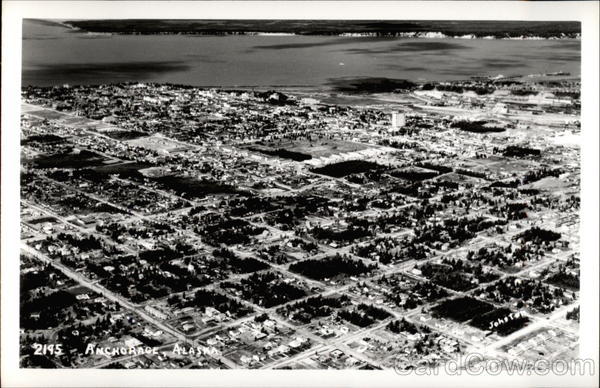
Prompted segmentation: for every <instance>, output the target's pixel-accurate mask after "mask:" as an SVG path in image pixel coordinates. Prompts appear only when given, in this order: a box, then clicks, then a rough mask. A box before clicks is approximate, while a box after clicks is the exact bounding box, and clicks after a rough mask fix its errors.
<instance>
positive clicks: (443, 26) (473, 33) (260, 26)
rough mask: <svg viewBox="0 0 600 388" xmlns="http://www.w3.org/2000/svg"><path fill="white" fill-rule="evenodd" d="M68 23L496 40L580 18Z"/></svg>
mask: <svg viewBox="0 0 600 388" xmlns="http://www.w3.org/2000/svg"><path fill="white" fill-rule="evenodd" d="M60 23H61V24H63V25H67V26H69V27H71V28H75V29H79V30H83V31H87V32H91V33H110V34H142V35H152V34H192V35H235V34H241V35H245V34H248V35H250V34H294V35H359V36H360V35H362V36H390V37H405V36H406V37H434V38H439V37H462V38H495V39H535V38H543V39H560V38H578V37H580V34H581V23H579V22H547V21H542V22H537V21H536V22H533V21H422V20H419V21H374V20H147V19H144V20H141V19H125V20H65V21H61V22H60Z"/></svg>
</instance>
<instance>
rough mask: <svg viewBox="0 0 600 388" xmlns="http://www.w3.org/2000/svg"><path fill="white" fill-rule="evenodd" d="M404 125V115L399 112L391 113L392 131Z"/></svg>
mask: <svg viewBox="0 0 600 388" xmlns="http://www.w3.org/2000/svg"><path fill="white" fill-rule="evenodd" d="M405 125H406V115H405V114H404V113H400V112H393V113H392V129H398V128H402V127H404V126H405Z"/></svg>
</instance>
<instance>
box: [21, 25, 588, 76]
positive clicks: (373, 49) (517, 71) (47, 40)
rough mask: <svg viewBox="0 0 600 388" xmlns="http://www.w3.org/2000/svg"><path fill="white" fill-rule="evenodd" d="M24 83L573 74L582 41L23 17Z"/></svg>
mask: <svg viewBox="0 0 600 388" xmlns="http://www.w3.org/2000/svg"><path fill="white" fill-rule="evenodd" d="M22 63H23V72H22V82H23V85H39V86H46V85H61V84H64V83H69V84H71V85H76V84H102V83H114V82H129V81H145V82H171V83H178V84H188V85H194V86H223V87H234V86H281V87H284V86H288V87H290V86H307V87H315V88H322V87H323V86H331V85H332V84H334V83H336V80H339V79H340V78H348V79H353V78H357V77H387V78H394V79H409V80H412V81H420V80H456V79H468V78H469V77H471V76H495V75H498V74H503V75H527V74H538V73H549V72H558V71H563V72H569V73H571V74H572V75H573V76H579V75H580V42H579V41H577V40H523V41H516V40H479V39H477V40H468V39H397V38H368V37H362V38H350V37H330V36H239V35H237V36H224V37H217V36H184V35H148V36H142V35H108V36H99V35H91V34H86V33H82V32H76V31H72V30H69V29H67V28H65V27H62V26H60V25H51V24H46V23H43V22H39V21H32V20H25V21H24V24H23V62H22Z"/></svg>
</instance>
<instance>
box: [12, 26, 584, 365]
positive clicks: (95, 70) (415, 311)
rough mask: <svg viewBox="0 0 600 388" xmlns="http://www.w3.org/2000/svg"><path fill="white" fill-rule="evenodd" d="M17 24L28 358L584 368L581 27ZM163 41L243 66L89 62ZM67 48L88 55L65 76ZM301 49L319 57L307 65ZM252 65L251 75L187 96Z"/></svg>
mask: <svg viewBox="0 0 600 388" xmlns="http://www.w3.org/2000/svg"><path fill="white" fill-rule="evenodd" d="M26 23H31V25H30V27H29V28H31V30H27V29H26V28H24V31H25V32H28V31H29V33H30V35H26V34H24V36H25V39H24V49H23V52H24V54H23V58H24V59H23V60H24V64H23V87H22V91H21V177H20V192H21V203H20V214H21V247H20V248H21V254H20V256H21V267H20V286H21V289H20V318H19V319H20V328H21V331H20V345H21V348H20V366H21V367H22V368H106V369H392V370H396V371H410V370H413V369H415V368H417V367H422V366H426V367H432V368H433V367H436V366H439V365H441V364H443V363H446V362H448V361H450V360H455V361H457V362H458V364H459V366H460V367H465V364H464V363H465V362H484V361H485V360H486V359H488V358H490V359H491V358H493V359H500V360H521V361H524V362H527V363H530V365H533V364H534V363H535V361H536V360H539V359H540V358H542V359H545V360H549V361H552V360H557V359H560V360H570V359H574V358H576V357H577V356H578V348H579V310H580V306H579V304H580V300H579V290H580V285H579V279H580V243H579V238H580V236H579V225H580V216H579V210H580V208H579V207H580V142H579V138H580V132H581V123H580V111H581V96H580V88H581V79H580V73H579V70H578V69H579V66H580V65H579V49H580V48H579V39H580V36H579V34H578V28H579V24H578V23H563V24H560V23H557V24H556V25H554V26H553V27H552V28H555V29H558V30H556V31H555V30H550V28H551V26H549V25H548V24H539V25H538V24H534V23H531V25H527V23H523V25H518V24H514V25H513V24H510V23H509V24H506V23H505V24H506V26H504V27H503V28H504V29H501V28H500V27H499V26H498V23H496V24H492V23H494V22H489V23H490V24H488V25H486V24H485V23H471V24H469V23H467V22H465V23H461V24H460V25H459V27H460V28H458V27H457V24H456V23H452V22H439V23H440V24H439V25H436V23H438V22H431V23H425V22H423V24H418V23H417V24H411V23H408V22H407V23H398V24H394V23H388V24H385V23H382V24H381V26H383V27H380V25H378V24H377V23H370V24H369V26H368V27H365V26H362V25H360V23H359V24H357V25H356V22H354V23H348V24H346V23H343V22H340V24H339V25H337V24H334V25H328V24H327V23H325V22H315V23H314V24H310V23H308V25H310V27H311V28H310V29H309V27H307V25H305V24H301V26H299V25H296V24H293V23H285V22H282V21H278V22H276V23H273V24H272V25H269V27H265V30H264V31H263V30H259V28H260V27H259V26H260V23H256V24H255V23H252V22H247V23H248V24H246V23H240V22H238V23H237V24H235V26H232V25H227V24H226V23H225V24H219V25H215V23H214V22H205V23H204V24H203V23H202V22H200V21H198V22H195V23H191V24H190V23H189V21H188V22H186V23H182V24H180V25H177V27H172V25H174V24H172V21H171V22H169V21H162V22H158V21H157V22H156V23H155V24H150V25H148V23H142V22H139V21H137V22H135V21H133V22H129V23H123V22H118V23H117V22H115V23H111V22H110V21H77V22H68V21H60V22H56V21H26ZM444 23H445V24H444ZM199 26H200V27H199ZM327 26H329V27H327ZM436 26H437V27H438V28H437V29H436ZM38 29H39V30H38ZM42 29H47V30H44V32H43V34H57V35H58V34H63V35H64V37H63V35H61V37H58V38H56V39H54V38H48V36H49V35H48V36H47V35H43V36H42V32H40V31H41V30H42ZM55 29H56V31H60V32H56V31H55ZM31 31H33V32H31ZM182 31H183V32H184V33H182ZM185 31H187V32H188V33H185ZM307 31H308V32H307ZM207 35H208V36H207ZM271 35H272V36H271ZM160 39H166V40H164V41H161V42H162V43H160V45H161V47H163V46H164V47H166V46H172V45H175V44H180V45H181V46H178V47H186V50H188V51H186V54H185V55H187V56H188V57H189V58H192V57H193V56H194V55H199V54H196V53H192V52H191V51H189V50H191V48H190V47H191V44H192V43H190V42H193V44H194V45H197V46H198V48H197V50H198V51H202V50H204V46H203V44H205V45H206V47H209V46H210V47H209V48H207V50H215V53H216V52H220V50H224V51H227V50H230V49H229V48H228V47H234V48H232V49H231V50H234V49H235V50H238V51H236V52H235V53H233V52H232V53H230V52H225V53H221V54H219V55H223V57H221V58H220V59H219V58H213V59H211V60H208V59H207V58H205V57H203V58H202V59H201V61H202V62H201V63H203V64H205V65H206V67H194V66H200V65H198V64H197V62H194V64H188V63H186V64H182V63H179V62H177V61H173V62H169V63H166V62H164V61H162V60H161V62H160V64H156V63H155V64H154V65H156V66H157V69H158V68H159V67H160V69H158V70H152V69H151V68H152V66H154V65H153V64H152V63H150V64H147V65H143V64H142V63H141V62H140V61H139V60H138V59H136V58H134V57H133V56H137V55H140V56H141V55H145V54H141V52H140V53H137V52H136V53H131V54H127V55H131V57H127V58H124V59H122V63H120V64H119V65H117V64H116V62H115V61H116V59H114V58H109V59H106V60H105V62H103V63H100V64H95V63H92V62H93V61H94V58H92V56H93V55H92V54H91V53H92V51H93V50H95V49H98V50H107V48H108V47H110V45H115V46H118V45H121V47H129V48H130V47H133V46H130V44H132V43H131V42H133V41H134V40H136V41H137V42H141V43H140V44H142V45H148V47H150V45H151V44H153V42H157V41H159V40H160ZM175 39H177V40H175ZM202 39H206V40H205V41H204V40H202ZM213 39H215V40H213ZM217 39H223V40H222V41H221V42H227V44H221V46H222V47H221V48H219V44H218V43H214V42H218V40H217ZM268 39H274V41H272V42H271V43H269V44H268V45H266V44H265V42H266V41H267V40H268ZM70 40H73V41H75V40H76V41H77V42H79V43H81V44H82V47H83V45H84V44H85V45H87V44H88V43H89V45H90V46H86V47H87V48H75V47H79V46H77V44H79V43H77V42H76V43H70V44H67V43H65V42H68V41H70ZM257 41H258V42H259V43H258V44H259V45H260V47H262V48H260V49H258V48H253V49H252V48H250V47H254V46H251V45H255V44H257V43H255V42H257ZM61 42H62V43H61ZM178 42H181V43H178ZM486 42H490V43H489V44H490V45H497V46H494V47H497V49H498V50H501V51H498V54H497V55H499V56H501V57H502V58H495V57H494V58H492V57H486V56H489V55H494V54H490V53H488V52H487V51H485V49H484V47H485V46H484V44H487V43H486ZM26 44H30V45H37V44H39V45H48V48H47V50H48V52H49V53H48V54H47V55H48V56H52V55H54V56H56V57H52V58H53V59H52V62H53V63H52V64H50V65H42V64H40V63H37V62H35V60H34V58H35V55H34V54H32V53H31V52H32V50H34V48H35V47H37V46H27V45H26ZM61 44H62V45H63V48H64V51H65V54H64V55H65V56H68V55H73V56H74V55H80V54H81V52H80V51H79V50H80V49H81V50H88V51H86V52H87V53H88V54H89V55H90V58H91V59H90V60H89V61H88V62H86V63H83V62H81V63H75V62H73V61H72V59H65V60H64V62H62V63H61V62H59V61H58V59H57V58H58V54H56V52H54V53H50V51H56V50H55V49H54V48H52V47H54V46H52V45H61ZM94 45H96V46H94ZM267 46H268V47H269V48H265V47H267ZM40 47H41V46H40ZM56 47H58V46H56ZM68 47H73V51H72V52H70V53H66V52H67V51H68V50H69V48H68ZM100 47H101V49H99V48H100ZM340 47H341V48H342V49H340ZM40 50H41V48H40ZM128 50H129V49H128ZM170 50H175V49H173V48H171V49H170ZM253 50H255V51H253ZM256 50H263V51H259V52H258V54H257V52H256ZM294 50H307V51H306V52H310V50H316V51H315V52H318V53H319V55H318V56H319V58H318V59H314V61H315V63H317V62H318V66H323V65H322V64H321V62H319V61H323V63H325V60H326V59H327V58H325V59H323V55H324V54H323V53H325V52H326V51H324V50H331V53H330V55H331V58H332V59H331V60H330V62H331V64H330V65H331V67H330V68H329V67H327V68H325V69H324V70H322V73H319V74H317V73H316V72H315V71H308V72H307V71H303V70H302V69H298V67H297V66H296V65H295V64H296V63H297V62H296V59H295V58H296V55H297V54H293V53H292V52H294ZM318 50H321V51H318ZM337 50H343V53H339V52H338V51H337ZM388 50H389V53H391V54H390V55H399V56H402V55H405V56H407V57H408V56H410V57H411V59H410V60H413V61H416V60H417V59H415V58H414V57H418V60H419V61H421V62H422V63H423V69H422V70H419V69H418V68H416V67H414V66H412V65H411V68H410V69H408V68H406V69H405V70H406V72H407V73H406V74H409V75H410V77H409V76H406V75H405V73H403V71H404V70H402V69H401V68H398V67H395V68H392V67H390V66H389V62H390V61H394V60H399V59H398V58H399V57H394V56H389V55H388V54H389V53H388ZM512 50H516V51H512ZM267 51H268V52H269V53H270V54H269V55H270V56H269V57H268V59H265V60H264V61H265V62H260V63H258V62H255V61H257V60H258V59H252V60H251V61H250V60H248V63H249V64H248V68H247V69H250V70H247V69H246V67H245V65H239V69H240V70H239V72H240V73H242V74H244V77H246V79H245V80H243V81H236V83H235V84H227V83H225V82H226V81H223V82H221V81H219V82H215V83H203V82H205V81H202V80H203V79H204V78H202V77H206V79H209V78H210V76H211V74H213V73H214V74H217V75H215V77H221V78H222V79H225V78H227V74H225V73H223V74H221V73H219V71H220V70H219V68H220V67H221V68H228V66H230V65H231V64H232V63H237V62H235V61H237V60H239V61H240V63H242V62H243V61H245V59H244V55H245V54H244V53H247V55H248V56H255V57H252V58H258V57H260V55H262V54H261V53H263V52H267ZM144 52H145V51H144ZM302 52H305V51H302ZM453 53H456V56H457V61H459V59H460V58H458V57H459V56H464V57H462V62H457V64H452V63H449V62H451V61H452V58H453V55H455V54H453ZM61 55H62V54H61ZM215 55H217V54H215ZM225 55H227V56H228V57H227V59H224V58H225V57H224V56H225ZM265 55H267V54H265ZM337 55H341V57H339V58H338V57H337ZM527 55H530V57H527ZM271 56H272V57H271ZM315 56H317V55H315ZM476 56H481V59H480V60H476V59H474V58H475V57H476ZM275 57H277V58H275ZM302 57H303V58H302V59H298V60H302V61H306V63H309V62H311V61H312V59H311V58H308V57H306V55H302ZM484 57H486V58H484ZM534 57H535V58H537V59H535V60H536V61H539V63H546V64H548V65H547V67H543V68H539V69H538V70H537V71H534V70H535V69H533V67H535V66H538V65H531V63H532V62H531V61H534ZM194 58H195V57H194ZM273 58H274V59H273ZM286 58H287V59H286ZM290 58H293V59H290ZM352 58H357V59H356V62H353V59H352ZM369 58H371V59H372V61H371V62H369V61H367V59H369ZM444 58H446V59H444ZM272 59H273V60H274V61H279V62H277V63H278V64H279V65H278V66H274V67H273V70H270V68H265V63H266V61H267V60H268V61H271V60H272ZM371 59H369V60H371ZM194 60H196V59H194ZM190 61H191V59H190ZM286 61H289V62H286ZM381 61H383V62H381ZM521 61H522V62H523V63H521ZM49 62H50V61H49ZM157 63H158V62H157ZM471 63H473V64H471ZM535 63H537V62H535ZM253 64H254V65H253ZM313 65H314V64H308V65H307V66H313ZM480 65H481V68H480V67H479V66H480ZM252 66H256V69H260V68H261V67H262V71H260V72H259V71H258V70H257V73H256V74H255V73H253V72H252V70H251V69H252ZM314 66H317V65H314ZM327 66H329V65H327ZM358 66H360V68H361V69H362V70H361V71H358V70H357V69H359V67H358ZM540 66H541V65H540ZM544 66H546V65H544ZM61 67H62V68H63V72H62V73H61V75H60V78H59V79H58V80H57V81H56V82H53V79H55V77H57V76H56V74H58V72H60V69H61ZM371 67H372V68H373V69H374V70H373V72H372V73H368V72H369V69H370V68H371ZM452 67H456V71H455V72H453V70H452ZM483 67H485V69H484V70H482V69H483ZM111 68H112V69H113V70H110V69H111ZM65 69H66V70H65ZM336 71H338V72H340V76H339V77H332V76H331V74H333V73H334V72H336ZM465 71H466V72H470V73H471V75H470V76H466V75H464V73H463V72H465ZM202 72H204V73H205V74H204V75H201V76H198V77H199V78H195V81H192V80H190V82H187V83H186V82H181V81H180V78H179V77H184V74H187V75H190V74H200V73H202ZM395 72H396V73H397V76H395V77H394V76H393V74H395ZM420 73H422V74H427V76H417V74H420ZM412 74H415V76H414V77H413V76H412ZM68 77H71V78H72V79H71V80H69V79H68ZM169 77H171V78H169ZM256 77H258V78H256ZM264 77H267V78H264ZM302 77H306V79H307V80H308V79H310V81H307V82H306V83H302V82H301V80H302ZM286 79H289V80H290V81H289V82H284V81H285V80H286ZM298 80H300V81H298ZM69 81H70V82H69ZM206 82H209V81H206ZM263 82H264V84H262V85H261V84H260V83H263ZM468 354H479V355H481V357H480V358H479V359H477V360H473V359H467V361H465V357H464V356H465V355H468Z"/></svg>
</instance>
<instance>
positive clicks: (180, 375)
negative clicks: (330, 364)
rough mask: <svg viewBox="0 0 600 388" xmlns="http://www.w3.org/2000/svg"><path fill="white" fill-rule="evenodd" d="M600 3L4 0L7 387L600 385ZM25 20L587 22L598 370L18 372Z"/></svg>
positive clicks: (587, 138)
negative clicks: (519, 373) (525, 373)
mask: <svg viewBox="0 0 600 388" xmlns="http://www.w3.org/2000/svg"><path fill="white" fill-rule="evenodd" d="M598 10H599V8H598V2H595V1H590V2H521V1H519V2H515V1H498V2H484V1H468V2H467V1H463V2H450V1H426V2H417V1H401V2H392V1H382V2H358V1H354V2H353V1H339V2H338V1H329V2H320V1H292V2H279V1H265V2H254V1H240V2H229V1H218V2H203V1H197V2H185V1H152V2H142V1H125V2H121V1H98V2H96V1H56V2H55V1H37V2H36V1H31V2H29V1H3V3H2V11H3V12H2V36H3V38H4V39H2V129H3V131H2V185H1V188H2V208H1V218H2V236H1V238H2V239H1V242H2V245H1V249H2V250H1V255H2V256H1V257H2V272H1V276H2V278H1V286H2V294H1V298H2V342H1V351H2V353H1V355H2V357H1V358H2V360H1V361H2V365H1V367H2V369H1V372H2V373H1V378H2V380H1V382H2V386H11V387H13V386H45V387H53V386H72V387H80V386H106V387H119V386H149V387H167V386H180V387H183V386H186V387H187V386H213V387H214V386H239V385H245V386H255V387H276V386H345V387H348V386H370V387H374V386H398V385H410V386H427V387H429V386H457V387H477V386H482V385H485V386H495V385H497V386H540V385H543V386H564V385H568V386H573V387H576V386H598V380H597V378H598V369H599V367H600V365H599V364H598V349H599V342H598V293H599V288H598V284H599V277H598V275H599V266H598V258H599V255H598V211H599V210H598V209H599V208H598V198H599V197H598V164H599V163H598V160H599V159H598V139H599V138H598V131H599V129H598V128H599V125H598V85H599V81H598ZM22 18H46V19H126V18H136V19H140V18H148V19H151V18H160V19H168V18H173V19H194V18H195V19H371V20H382V19H392V20H394V19H395V20H410V19H412V20H418V19H421V20H461V19H462V20H561V21H581V22H582V102H583V107H582V129H583V130H582V137H583V139H582V150H581V151H582V160H581V165H582V176H581V177H582V181H581V189H582V196H581V199H582V213H581V247H582V257H581V262H582V269H583V270H582V278H581V285H582V288H581V304H582V312H581V333H582V335H581V338H582V341H581V344H580V350H581V357H582V358H591V359H593V360H595V365H596V376H589V377H571V376H568V375H567V376H530V377H508V376H495V377H490V376H478V377H471V376H460V377H456V376H437V377H413V376H410V377H409V376H399V375H397V374H395V373H394V372H391V371H385V372H382V371H294V372H291V371H245V370H239V371H199V370H186V371H183V370H169V371H168V372H167V371H164V370H131V371H108V370H90V369H88V370H57V371H49V370H31V369H18V357H17V356H16V355H17V354H18V337H19V336H18V335H17V333H18V301H17V298H18V295H19V291H18V287H19V284H18V269H19V249H18V247H19V238H20V237H19V206H18V203H19V188H18V186H19V158H20V156H19V132H20V131H19V112H20V78H21V77H20V74H21V73H20V68H21V63H20V62H21V20H22Z"/></svg>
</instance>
